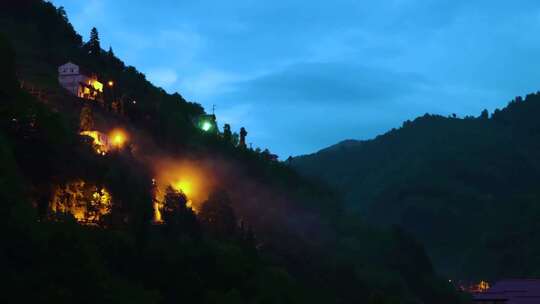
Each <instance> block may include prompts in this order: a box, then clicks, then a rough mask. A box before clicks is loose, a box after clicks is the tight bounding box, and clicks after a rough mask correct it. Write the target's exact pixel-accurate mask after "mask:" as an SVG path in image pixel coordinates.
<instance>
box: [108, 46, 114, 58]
mask: <svg viewBox="0 0 540 304" xmlns="http://www.w3.org/2000/svg"><path fill="white" fill-rule="evenodd" d="M107 56H109V58H114V52H113V49H112V46H110V47H109V50H108V51H107Z"/></svg>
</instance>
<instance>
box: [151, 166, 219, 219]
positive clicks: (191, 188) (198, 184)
mask: <svg viewBox="0 0 540 304" xmlns="http://www.w3.org/2000/svg"><path fill="white" fill-rule="evenodd" d="M155 170H156V178H155V185H156V200H155V203H154V221H155V222H161V208H162V206H163V199H164V196H165V191H166V189H167V187H169V186H171V187H173V189H175V190H177V191H182V192H183V193H184V194H185V195H186V196H187V199H188V202H187V204H186V205H187V206H188V207H190V208H192V209H193V210H194V211H195V212H197V211H198V210H199V208H200V205H201V204H202V203H203V202H204V201H205V200H206V199H207V198H208V194H209V192H210V189H211V188H212V187H213V186H214V181H213V179H212V178H211V175H210V174H209V173H208V172H210V171H209V170H207V169H206V168H204V166H203V165H201V164H198V163H196V162H194V161H188V160H184V161H174V160H159V161H156V165H155Z"/></svg>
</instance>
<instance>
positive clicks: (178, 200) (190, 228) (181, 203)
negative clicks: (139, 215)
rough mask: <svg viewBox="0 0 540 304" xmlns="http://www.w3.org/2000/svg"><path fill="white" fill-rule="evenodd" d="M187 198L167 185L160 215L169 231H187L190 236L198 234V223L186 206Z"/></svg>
mask: <svg viewBox="0 0 540 304" xmlns="http://www.w3.org/2000/svg"><path fill="white" fill-rule="evenodd" d="M187 202H188V199H187V197H186V195H185V194H184V193H183V192H181V191H177V190H175V189H173V188H172V187H170V186H169V187H167V189H166V190H165V198H164V201H163V209H162V210H161V217H162V219H163V221H164V222H165V225H166V227H168V228H169V229H168V230H169V232H173V233H175V234H176V233H181V232H184V233H187V234H188V235H191V236H196V235H198V231H199V225H198V222H197V218H196V217H195V213H194V212H193V210H192V209H191V208H189V207H187Z"/></svg>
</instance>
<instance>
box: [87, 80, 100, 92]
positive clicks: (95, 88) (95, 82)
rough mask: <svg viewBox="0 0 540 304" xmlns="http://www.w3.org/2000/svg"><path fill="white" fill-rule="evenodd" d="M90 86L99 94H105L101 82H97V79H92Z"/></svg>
mask: <svg viewBox="0 0 540 304" xmlns="http://www.w3.org/2000/svg"><path fill="white" fill-rule="evenodd" d="M88 84H89V85H91V86H92V87H93V88H94V90H96V91H97V92H100V93H103V84H102V83H101V82H99V81H97V80H96V79H91V80H90V81H89V83H88Z"/></svg>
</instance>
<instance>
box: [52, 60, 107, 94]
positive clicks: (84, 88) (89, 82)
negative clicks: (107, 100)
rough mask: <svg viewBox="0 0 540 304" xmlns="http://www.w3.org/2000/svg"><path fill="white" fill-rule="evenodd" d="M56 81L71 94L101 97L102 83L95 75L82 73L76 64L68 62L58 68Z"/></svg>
mask: <svg viewBox="0 0 540 304" xmlns="http://www.w3.org/2000/svg"><path fill="white" fill-rule="evenodd" d="M58 82H60V85H61V86H62V87H63V88H65V89H66V90H68V91H69V92H70V93H71V94H73V95H75V96H77V97H80V98H85V99H91V100H96V99H98V100H99V99H101V98H102V96H103V84H102V83H101V82H99V81H98V80H97V78H96V77H88V76H86V75H83V74H82V72H81V69H80V67H79V66H78V65H76V64H74V63H72V62H68V63H66V64H64V65H61V66H60V67H59V68H58Z"/></svg>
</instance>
